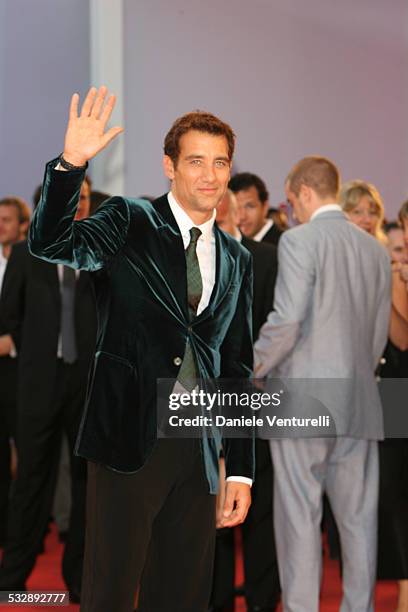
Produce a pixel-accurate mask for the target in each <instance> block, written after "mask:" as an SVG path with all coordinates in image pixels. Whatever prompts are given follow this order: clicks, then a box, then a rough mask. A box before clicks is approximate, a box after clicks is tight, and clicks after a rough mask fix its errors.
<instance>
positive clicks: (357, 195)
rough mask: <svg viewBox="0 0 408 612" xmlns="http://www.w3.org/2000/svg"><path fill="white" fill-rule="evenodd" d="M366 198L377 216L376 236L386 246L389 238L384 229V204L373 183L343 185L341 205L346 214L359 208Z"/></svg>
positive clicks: (355, 181) (358, 182) (358, 180)
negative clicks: (365, 197) (363, 198)
mask: <svg viewBox="0 0 408 612" xmlns="http://www.w3.org/2000/svg"><path fill="white" fill-rule="evenodd" d="M364 196H367V198H368V201H369V202H370V204H371V206H373V208H374V210H375V212H376V215H377V222H376V224H375V229H374V236H375V238H377V240H379V241H380V242H381V243H382V244H386V243H387V237H386V235H385V233H384V231H383V229H382V226H383V223H384V203H383V201H382V198H381V196H380V193H379V191H378V189H377V188H376V187H375V186H374V185H373V184H372V183H368V182H366V181H362V180H360V179H356V180H354V181H348V182H347V183H343V185H342V186H341V189H340V194H339V204H340V206H341V207H342V209H343V210H344V212H346V213H347V212H351V211H352V210H354V209H355V208H357V206H358V205H359V203H360V200H361V198H362V197H364Z"/></svg>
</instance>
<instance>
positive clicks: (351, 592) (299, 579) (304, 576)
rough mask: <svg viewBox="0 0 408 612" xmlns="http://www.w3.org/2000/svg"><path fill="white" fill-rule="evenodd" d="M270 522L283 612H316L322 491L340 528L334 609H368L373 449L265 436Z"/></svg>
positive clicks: (342, 441)
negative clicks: (338, 594)
mask: <svg viewBox="0 0 408 612" xmlns="http://www.w3.org/2000/svg"><path fill="white" fill-rule="evenodd" d="M270 445H271V452H272V459H273V463H274V469H275V483H274V522H275V533H276V546H277V553H278V564H279V575H280V581H281V586H282V600H283V610H284V612H317V611H318V610H319V592H320V578H321V567H322V563H321V552H322V543H321V532H320V523H321V517H322V495H323V491H324V490H325V491H326V492H327V495H328V497H329V499H330V504H331V507H332V510H333V513H334V516H335V519H336V523H337V527H338V529H339V533H340V540H341V549H342V558H343V600H342V603H341V607H340V612H372V611H373V610H374V605H373V594H374V586H375V576H376V553H377V504H378V480H379V477H378V446H377V442H376V441H372V440H356V439H353V438H326V439H323V438H316V439H285V440H271V441H270Z"/></svg>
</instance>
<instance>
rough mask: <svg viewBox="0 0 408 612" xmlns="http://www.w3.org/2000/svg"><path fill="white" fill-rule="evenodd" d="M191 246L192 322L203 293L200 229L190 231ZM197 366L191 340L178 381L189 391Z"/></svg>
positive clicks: (188, 257) (188, 261) (189, 290)
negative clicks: (198, 244) (198, 245)
mask: <svg viewBox="0 0 408 612" xmlns="http://www.w3.org/2000/svg"><path fill="white" fill-rule="evenodd" d="M190 236H191V240H190V244H189V245H188V247H187V249H186V264H187V299H188V309H189V315H190V321H192V320H193V319H194V317H195V316H196V314H197V308H198V305H199V303H200V300H201V296H202V293H203V279H202V277H201V272H200V264H199V263H198V257H197V241H198V239H199V237H200V236H201V230H199V229H198V227H192V228H191V229H190ZM196 378H197V366H196V363H195V359H194V355H193V351H192V349H191V345H190V340H189V339H188V340H187V344H186V350H185V353H184V358H183V363H182V364H181V367H180V370H179V373H178V377H177V380H178V381H179V382H180V384H182V385H183V387H184V388H185V389H187V390H188V391H192V390H193V389H194V387H195V385H196V382H195V379H196Z"/></svg>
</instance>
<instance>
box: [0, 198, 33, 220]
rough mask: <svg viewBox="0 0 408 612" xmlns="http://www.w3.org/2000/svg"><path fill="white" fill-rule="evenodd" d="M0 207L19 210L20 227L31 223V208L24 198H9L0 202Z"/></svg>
mask: <svg viewBox="0 0 408 612" xmlns="http://www.w3.org/2000/svg"><path fill="white" fill-rule="evenodd" d="M0 206H13V207H14V208H15V209H16V210H17V213H18V221H19V223H20V225H21V224H22V223H26V222H27V221H30V217H31V210H30V207H29V206H28V204H27V203H26V202H25V201H24V200H23V199H22V198H19V197H18V196H7V197H5V198H2V199H1V200H0Z"/></svg>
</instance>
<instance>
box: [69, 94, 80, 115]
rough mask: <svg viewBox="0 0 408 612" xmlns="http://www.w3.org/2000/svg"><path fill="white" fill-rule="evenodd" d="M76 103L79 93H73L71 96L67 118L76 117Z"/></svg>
mask: <svg viewBox="0 0 408 612" xmlns="http://www.w3.org/2000/svg"><path fill="white" fill-rule="evenodd" d="M78 103H79V94H77V93H74V95H73V96H72V98H71V104H70V106H69V119H70V120H73V119H78Z"/></svg>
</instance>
